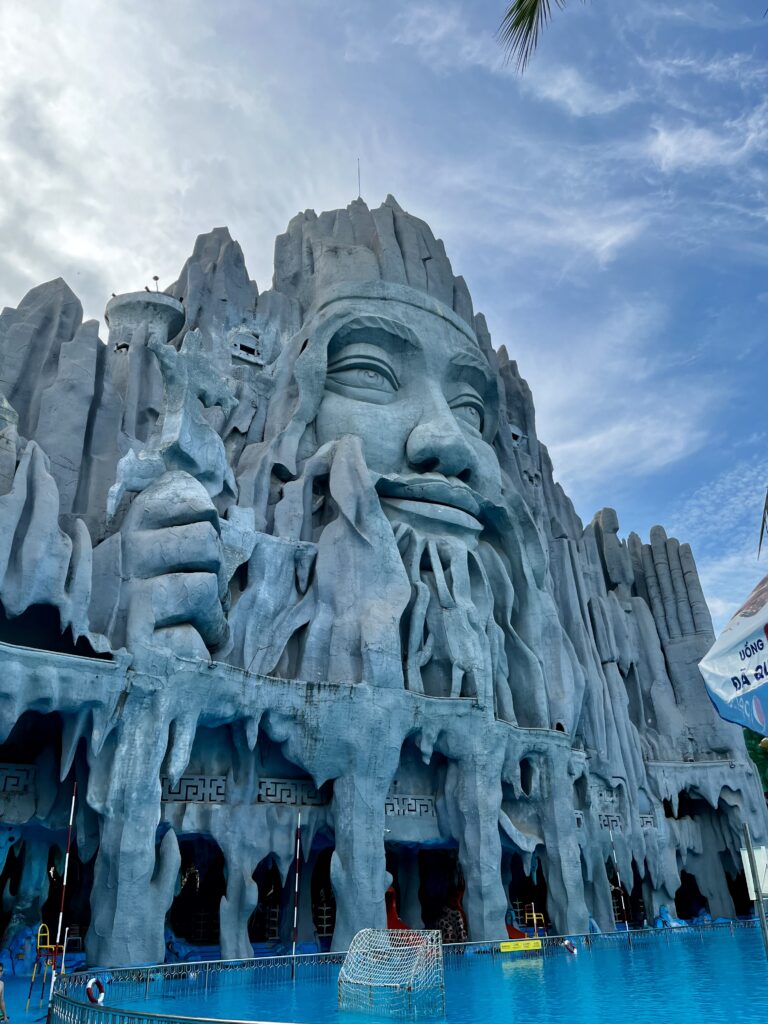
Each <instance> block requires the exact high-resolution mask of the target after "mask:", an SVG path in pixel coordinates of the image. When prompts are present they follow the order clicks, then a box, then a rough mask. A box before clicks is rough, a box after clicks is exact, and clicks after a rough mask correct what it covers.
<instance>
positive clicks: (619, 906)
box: [605, 860, 632, 930]
mask: <svg viewBox="0 0 768 1024" xmlns="http://www.w3.org/2000/svg"><path fill="white" fill-rule="evenodd" d="M605 873H606V875H607V876H608V885H609V886H610V888H611V909H612V910H613V920H614V923H615V925H616V928H617V929H618V928H620V927H621V928H624V929H627V930H628V929H629V924H630V920H631V918H632V912H631V909H630V908H631V901H630V898H629V893H628V892H627V887H626V886H625V885H624V882H620V881H619V873H618V871H617V870H616V865H615V864H614V862H613V860H607V861H606V862H605Z"/></svg>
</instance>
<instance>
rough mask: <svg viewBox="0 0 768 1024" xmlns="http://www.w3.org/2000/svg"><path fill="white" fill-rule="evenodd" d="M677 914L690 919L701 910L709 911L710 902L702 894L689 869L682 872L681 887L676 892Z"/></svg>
mask: <svg viewBox="0 0 768 1024" xmlns="http://www.w3.org/2000/svg"><path fill="white" fill-rule="evenodd" d="M675 909H676V910H677V916H678V917H681V918H682V919H683V920H684V921H690V920H691V919H692V918H694V917H696V915H697V914H699V912H700V911H702V910H706V911H707V912H708V911H709V902H708V901H707V899H706V898H705V897H704V896H702V894H701V890H700V889H699V886H698V883H697V881H696V879H695V878H694V877H693V875H692V874H690V872H688V871H681V872H680V888H679V889H678V890H677V892H676V893H675Z"/></svg>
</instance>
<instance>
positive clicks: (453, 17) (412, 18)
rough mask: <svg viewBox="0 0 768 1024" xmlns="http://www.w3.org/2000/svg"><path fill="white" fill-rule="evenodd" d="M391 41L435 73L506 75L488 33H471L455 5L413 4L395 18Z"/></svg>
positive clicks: (497, 47) (463, 15)
mask: <svg viewBox="0 0 768 1024" xmlns="http://www.w3.org/2000/svg"><path fill="white" fill-rule="evenodd" d="M393 40H394V42H396V43H400V44H401V45H403V46H409V47H411V48H412V49H413V50H415V51H416V53H417V54H418V56H419V59H420V60H421V61H423V63H425V64H427V65H428V66H429V67H431V68H432V69H433V70H435V71H442V72H446V71H464V70H466V69H467V68H472V67H480V68H484V69H485V70H486V71H492V72H495V73H502V74H506V73H510V71H509V69H508V68H507V67H506V66H505V64H504V58H503V54H502V50H501V48H500V46H499V44H498V43H497V41H496V40H495V39H494V37H493V35H492V34H491V33H490V32H475V31H473V30H472V29H471V28H470V26H469V21H468V18H467V17H466V15H465V14H464V11H463V10H462V8H461V7H460V6H459V5H458V4H456V3H447V4H446V3H440V4H438V3H416V4H413V5H411V6H409V7H408V8H407V10H406V11H404V12H403V13H402V14H400V15H399V16H398V17H397V18H396V19H395V31H394V35H393Z"/></svg>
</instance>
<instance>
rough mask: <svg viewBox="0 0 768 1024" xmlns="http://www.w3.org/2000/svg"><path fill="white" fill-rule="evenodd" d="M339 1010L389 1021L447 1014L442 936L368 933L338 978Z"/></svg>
mask: <svg viewBox="0 0 768 1024" xmlns="http://www.w3.org/2000/svg"><path fill="white" fill-rule="evenodd" d="M339 1009H340V1010H355V1011H356V1012H357V1013H375V1014H380V1015H381V1016H387V1017H411V1018H415V1017H436V1016H441V1015H443V1014H444V1013H445V982H444V978H443V940H442V936H441V934H440V932H439V931H410V930H405V929H403V930H399V931H385V930H380V929H376V928H364V929H363V931H361V932H358V933H357V935H356V936H355V937H354V939H353V940H352V944H351V945H350V947H349V952H348V953H347V955H346V957H345V958H344V963H343V964H342V967H341V971H340V972H339Z"/></svg>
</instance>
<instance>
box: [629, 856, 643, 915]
mask: <svg viewBox="0 0 768 1024" xmlns="http://www.w3.org/2000/svg"><path fill="white" fill-rule="evenodd" d="M643 866H645V865H643ZM629 916H630V920H631V921H632V923H633V924H636V925H642V924H643V922H644V921H647V919H648V913H647V911H646V909H645V899H644V898H643V879H642V877H641V875H640V869H639V868H638V866H637V861H635V860H633V861H632V892H631V893H630V894H629Z"/></svg>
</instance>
